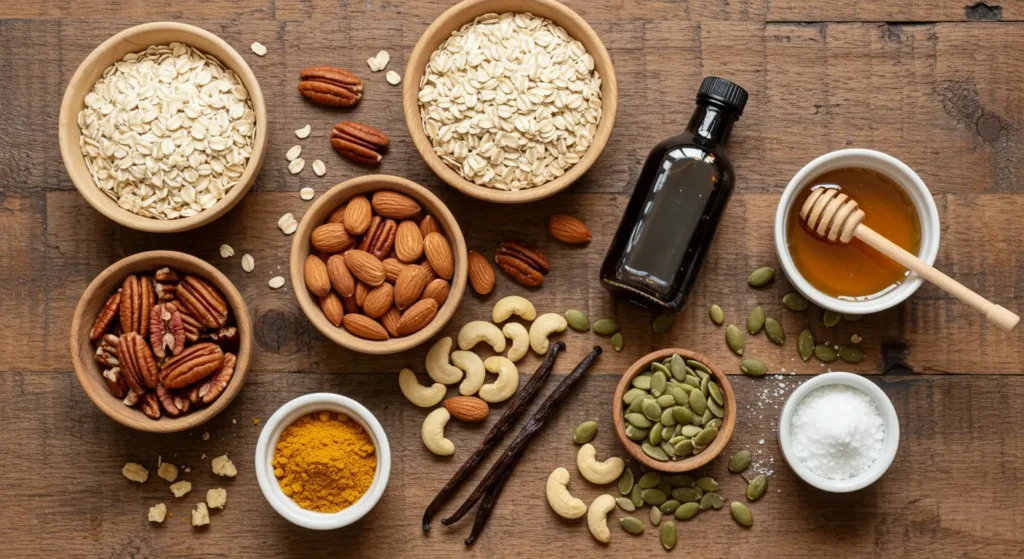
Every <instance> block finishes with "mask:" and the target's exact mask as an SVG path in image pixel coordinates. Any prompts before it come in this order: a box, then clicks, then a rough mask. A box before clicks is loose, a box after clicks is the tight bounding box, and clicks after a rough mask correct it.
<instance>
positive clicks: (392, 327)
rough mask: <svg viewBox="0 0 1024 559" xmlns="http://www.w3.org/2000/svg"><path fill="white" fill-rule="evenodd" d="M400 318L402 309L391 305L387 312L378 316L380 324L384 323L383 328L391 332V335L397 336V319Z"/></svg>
mask: <svg viewBox="0 0 1024 559" xmlns="http://www.w3.org/2000/svg"><path fill="white" fill-rule="evenodd" d="M401 319H402V311H400V310H398V307H394V306H393V307H391V308H390V309H388V312H386V313H384V316H382V317H380V322H381V324H383V325H384V329H385V330H387V331H388V334H391V337H393V338H397V337H398V321H399V320H401Z"/></svg>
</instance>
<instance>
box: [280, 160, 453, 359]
mask: <svg viewBox="0 0 1024 559" xmlns="http://www.w3.org/2000/svg"><path fill="white" fill-rule="evenodd" d="M378 190H394V191H396V192H401V193H402V194H405V195H407V196H409V197H411V198H413V199H414V200H416V201H417V202H419V204H420V206H421V207H422V208H423V211H424V212H426V213H428V214H430V215H432V216H434V218H436V219H437V221H438V224H440V226H441V230H442V231H444V234H445V236H446V237H448V243H449V244H450V245H451V247H452V256H453V257H454V260H455V273H454V274H452V279H451V282H450V283H451V286H450V288H449V291H448V298H447V299H446V300H445V302H444V304H443V305H441V308H439V309H437V315H435V316H434V320H432V321H431V322H430V323H429V324H427V325H426V326H424V327H423V328H422V329H421V330H419V331H417V332H414V333H412V334H410V335H408V336H402V337H400V338H390V339H387V340H382V341H375V340H366V339H363V338H360V337H358V336H354V335H352V334H350V333H349V332H348V330H345V328H344V327H340V326H335V325H333V324H331V322H330V321H329V320H327V317H325V316H324V312H323V311H322V310H321V309H320V303H319V302H318V301H317V300H316V299H315V298H314V296H313V294H312V293H310V292H309V289H307V288H306V279H305V272H304V263H305V262H306V257H307V256H309V253H310V250H311V249H312V245H311V244H310V242H309V236H310V234H311V233H312V232H313V229H316V228H317V227H318V226H320V225H323V224H324V223H326V222H327V217H328V216H329V215H330V214H331V212H333V211H334V210H335V209H337V208H338V207H340V206H341V205H342V204H343V203H345V202H346V201H348V200H349V199H350V198H352V197H353V196H356V195H359V194H366V195H369V194H372V193H373V192H376V191H378ZM467 258H468V256H467V253H466V240H465V239H464V238H463V236H462V229H460V228H459V224H458V222H457V221H455V216H453V215H452V212H450V211H448V207H447V206H445V205H444V203H443V202H441V200H440V199H439V198H438V197H437V196H434V194H433V193H431V192H430V191H429V190H427V189H426V188H424V187H422V186H420V185H418V184H416V183H414V182H412V181H410V180H407V179H403V178H401V177H393V176H390V175H367V176H363V177H356V178H354V179H349V180H347V181H345V182H343V183H340V184H337V185H335V186H334V187H333V188H331V189H330V190H328V191H327V192H325V193H323V194H321V195H320V197H319V198H318V199H317V201H316V202H314V203H313V205H312V206H310V208H309V210H307V211H306V213H305V214H304V215H303V216H302V221H300V222H299V226H298V228H297V229H296V230H295V234H294V239H293V240H292V252H291V258H290V260H289V270H290V272H291V280H292V285H293V286H294V287H295V297H296V298H298V300H299V306H300V307H302V312H303V313H305V315H306V318H308V319H309V321H310V322H312V323H313V326H316V329H317V330H319V331H320V332H321V333H322V334H323V335H325V336H327V337H328V338H330V339H331V340H332V341H334V343H336V344H338V345H340V346H342V347H346V348H348V349H351V350H355V351H358V352H360V353H370V354H386V353H398V352H399V351H405V350H407V349H410V348H413V347H416V346H418V345H420V344H421V343H423V342H425V341H427V340H429V339H430V338H431V336H433V335H434V334H436V333H437V332H438V331H439V330H440V329H441V328H442V327H444V325H445V324H447V323H448V320H450V319H451V317H452V315H454V314H455V310H456V309H457V308H458V307H459V302H460V301H462V295H463V293H464V292H465V290H466V274H467V271H468V268H467Z"/></svg>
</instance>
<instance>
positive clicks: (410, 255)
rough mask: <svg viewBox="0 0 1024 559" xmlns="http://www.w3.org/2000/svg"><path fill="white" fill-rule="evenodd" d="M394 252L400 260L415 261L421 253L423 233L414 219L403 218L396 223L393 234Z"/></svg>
mask: <svg viewBox="0 0 1024 559" xmlns="http://www.w3.org/2000/svg"><path fill="white" fill-rule="evenodd" d="M395 254H396V255H398V259H399V260H401V261H402V262H406V263H409V262H416V261H417V260H419V259H420V256H422V255H423V233H420V228H419V226H418V225H416V222H415V221H411V220H408V219H407V220H405V221H403V222H401V223H399V224H398V232H397V233H396V234H395Z"/></svg>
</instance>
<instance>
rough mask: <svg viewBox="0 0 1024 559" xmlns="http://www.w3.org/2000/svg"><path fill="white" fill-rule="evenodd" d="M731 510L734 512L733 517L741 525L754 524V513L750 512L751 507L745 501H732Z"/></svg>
mask: <svg viewBox="0 0 1024 559" xmlns="http://www.w3.org/2000/svg"><path fill="white" fill-rule="evenodd" d="M729 512H730V513H731V514H732V519H733V520H735V521H736V523H737V524H739V525H740V526H751V525H753V524H754V515H753V514H751V513H750V509H748V508H747V505H744V504H743V503H737V502H732V503H730V504H729Z"/></svg>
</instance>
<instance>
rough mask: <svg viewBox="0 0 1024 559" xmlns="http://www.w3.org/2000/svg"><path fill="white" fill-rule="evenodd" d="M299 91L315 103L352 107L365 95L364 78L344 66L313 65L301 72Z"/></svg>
mask: <svg viewBox="0 0 1024 559" xmlns="http://www.w3.org/2000/svg"><path fill="white" fill-rule="evenodd" d="M299 92H301V93H302V96H303V97H305V98H306V99H309V100H310V101H312V102H314V103H319V104H321V105H328V106H331V107H350V106H352V105H355V104H356V103H358V102H359V99H361V98H362V97H363V80H361V79H359V76H356V75H355V74H353V73H352V72H349V71H348V70H346V69H344V68H336V67H334V66H313V67H310V68H306V69H305V70H303V71H302V72H300V73H299Z"/></svg>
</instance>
